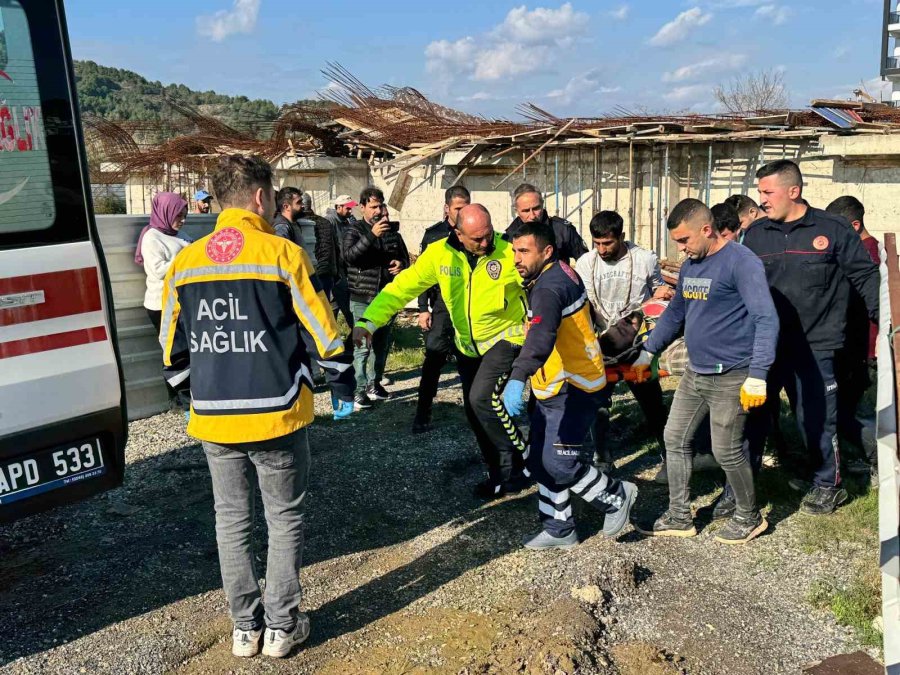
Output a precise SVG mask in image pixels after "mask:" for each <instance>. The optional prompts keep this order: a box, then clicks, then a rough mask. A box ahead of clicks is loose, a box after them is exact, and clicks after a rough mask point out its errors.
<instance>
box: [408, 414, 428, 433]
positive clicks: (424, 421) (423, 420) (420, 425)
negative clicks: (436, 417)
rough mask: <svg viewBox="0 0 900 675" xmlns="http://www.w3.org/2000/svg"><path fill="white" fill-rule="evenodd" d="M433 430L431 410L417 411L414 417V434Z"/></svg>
mask: <svg viewBox="0 0 900 675" xmlns="http://www.w3.org/2000/svg"><path fill="white" fill-rule="evenodd" d="M426 431H431V412H430V411H429V412H427V413H422V412H417V413H416V416H415V418H414V419H413V425H412V432H413V433H414V434H424V433H425V432H426Z"/></svg>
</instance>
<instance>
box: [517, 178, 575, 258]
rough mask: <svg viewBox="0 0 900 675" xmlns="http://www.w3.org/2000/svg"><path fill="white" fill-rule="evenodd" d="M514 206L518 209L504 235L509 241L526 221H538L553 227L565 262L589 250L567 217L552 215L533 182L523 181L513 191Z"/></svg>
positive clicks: (561, 256)
mask: <svg viewBox="0 0 900 675" xmlns="http://www.w3.org/2000/svg"><path fill="white" fill-rule="evenodd" d="M513 207H514V208H515V210H516V217H515V219H514V220H513V221H512V222H511V223H510V224H509V227H508V228H506V234H505V235H503V236H504V237H505V238H506V239H507V240H508V241H512V240H513V238H514V237H515V236H516V232H517V231H518V230H519V228H520V227H522V225H524V224H525V223H531V222H534V221H538V222H541V223H544V224H547V225H550V227H551V228H553V236H555V237H556V242H557V252H556V257H557V258H558V259H559V260H562V261H563V262H564V263H567V264H568V263H572V264H574V262H575V261H576V260H578V259H579V258H580V257H581V256H583V255H584V254H585V253H587V252H588V249H587V246H585V244H584V239H582V238H581V235H580V234H578V230H576V229H575V226H574V225H572V223H570V222H569V221H568V220H566V219H565V218H560V217H558V216H553V217H550V216H548V215H547V210H546V209H545V208H544V196H543V195H542V194H541V193H540V191H539V190H538V189H537V188H536V187H535V186H534V185H532V184H531V183H522V184H521V185H519V187H517V188H516V189H515V191H514V192H513Z"/></svg>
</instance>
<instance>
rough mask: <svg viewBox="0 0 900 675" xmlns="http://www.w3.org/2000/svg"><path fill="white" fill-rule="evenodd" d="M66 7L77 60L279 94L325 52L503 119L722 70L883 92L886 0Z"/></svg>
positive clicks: (281, 0)
mask: <svg viewBox="0 0 900 675" xmlns="http://www.w3.org/2000/svg"><path fill="white" fill-rule="evenodd" d="M66 12H67V17H68V22H69V33H70V36H71V42H72V51H73V54H74V56H75V58H77V59H91V60H93V61H96V62H98V63H100V64H102V65H106V66H115V67H119V68H127V69H130V70H134V71H136V72H138V73H140V74H141V75H143V76H145V77H147V78H148V79H150V80H159V81H161V82H163V83H166V84H168V83H171V82H175V83H181V84H185V85H187V86H188V87H190V88H192V89H197V90H208V89H212V90H215V91H217V92H219V93H223V94H231V95H239V94H243V95H245V96H248V97H250V98H267V99H270V100H272V101H275V102H276V103H278V104H281V103H286V102H291V101H295V100H297V99H300V98H311V97H315V96H316V95H317V92H322V91H324V90H325V89H326V87H328V86H329V82H328V81H327V80H326V79H325V78H324V76H323V75H322V74H321V72H320V71H321V69H322V68H324V67H325V65H326V63H327V62H338V63H340V64H341V65H343V66H344V67H346V68H347V69H348V70H350V71H351V72H352V73H353V74H354V75H356V76H357V77H358V78H359V79H360V80H362V81H363V82H365V83H366V84H367V85H369V86H370V87H373V88H374V87H377V86H379V85H381V84H390V85H394V86H410V87H414V88H415V89H417V90H419V91H421V92H422V93H423V94H425V95H426V96H428V97H429V98H430V99H431V100H433V101H436V102H439V103H442V104H444V105H448V106H450V107H453V108H457V109H460V110H465V111H467V112H471V113H477V114H482V115H485V116H488V117H501V118H507V119H515V118H518V117H519V114H518V113H517V111H516V108H517V106H518V105H519V104H521V103H524V102H531V103H534V104H535V105H538V106H540V107H541V108H543V109H545V110H548V111H550V112H551V113H553V114H555V115H557V116H559V117H569V116H576V115H577V116H598V115H602V114H605V113H610V112H611V111H613V110H614V109H615V108H616V107H617V106H622V107H625V108H627V109H629V110H646V111H654V112H675V111H682V110H692V111H695V112H717V111H718V110H719V108H718V104H717V103H716V101H715V98H714V96H713V95H712V91H713V88H714V87H715V85H717V84H720V83H727V82H728V81H729V80H730V79H731V78H734V77H735V76H737V75H740V74H747V73H751V72H755V71H760V70H778V71H781V72H782V73H783V76H784V80H785V83H786V85H787V88H788V92H789V94H790V103H791V105H792V106H797V107H799V106H803V105H805V104H807V103H808V102H809V101H810V99H812V98H833V97H840V98H849V97H851V95H852V90H853V89H854V88H856V87H858V86H859V85H860V83H861V82H864V83H865V86H866V88H867V89H868V91H869V93H870V94H872V95H873V96H875V97H876V98H880V97H881V92H882V83H881V81H880V79H879V78H878V72H879V59H880V51H881V29H882V27H881V21H882V12H883V2H882V0H693V1H688V2H685V1H683V0H571V1H570V2H552V1H550V0H537V1H536V2H531V3H528V4H520V3H518V2H499V1H492V2H490V3H486V2H484V0H454V1H453V2H431V1H428V0H424V1H423V0H416V1H415V2H413V1H411V0H399V1H395V2H381V3H372V2H367V1H362V0H344V1H334V0H321V1H320V2H316V3H314V2H305V1H303V0H190V1H187V2H186V1H185V0H153V1H152V2H149V1H147V0H142V1H141V2H137V1H136V0H124V1H123V2H118V3H111V2H109V0H77V1H76V0H69V1H68V2H67V3H66ZM886 91H887V93H885V97H886V98H889V97H890V94H889V90H886Z"/></svg>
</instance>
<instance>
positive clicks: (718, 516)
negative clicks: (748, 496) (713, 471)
mask: <svg viewBox="0 0 900 675" xmlns="http://www.w3.org/2000/svg"><path fill="white" fill-rule="evenodd" d="M736 509H737V502H736V501H734V494H733V493H732V492H731V490H730V489H728V486H727V485H726V486H725V489H724V490H722V494H720V495H719V497H718V499H716V501H715V503H714V504H713V511H712V517H713V520H723V519H725V518H731V517H732V516H733V515H734V512H735V510H736Z"/></svg>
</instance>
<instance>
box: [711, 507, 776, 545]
mask: <svg viewBox="0 0 900 675" xmlns="http://www.w3.org/2000/svg"><path fill="white" fill-rule="evenodd" d="M768 527H769V523H768V522H767V521H766V519H765V518H763V517H762V515H761V514H760V513H759V511H757V512H756V513H755V514H753V516H751V517H750V518H741V517H739V516H734V517H732V518H731V519H730V520H729V521H728V522H727V523H725V525H723V526H722V529H720V530H719V531H718V532H717V533H716V536H715V537H714V539H715V540H716V541H718V542H720V543H722V544H746V543H747V542H748V541H750V540H751V539H755V538H756V537H758V536H759V535H760V534H762V533H763V532H765V531H766V528H768Z"/></svg>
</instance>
